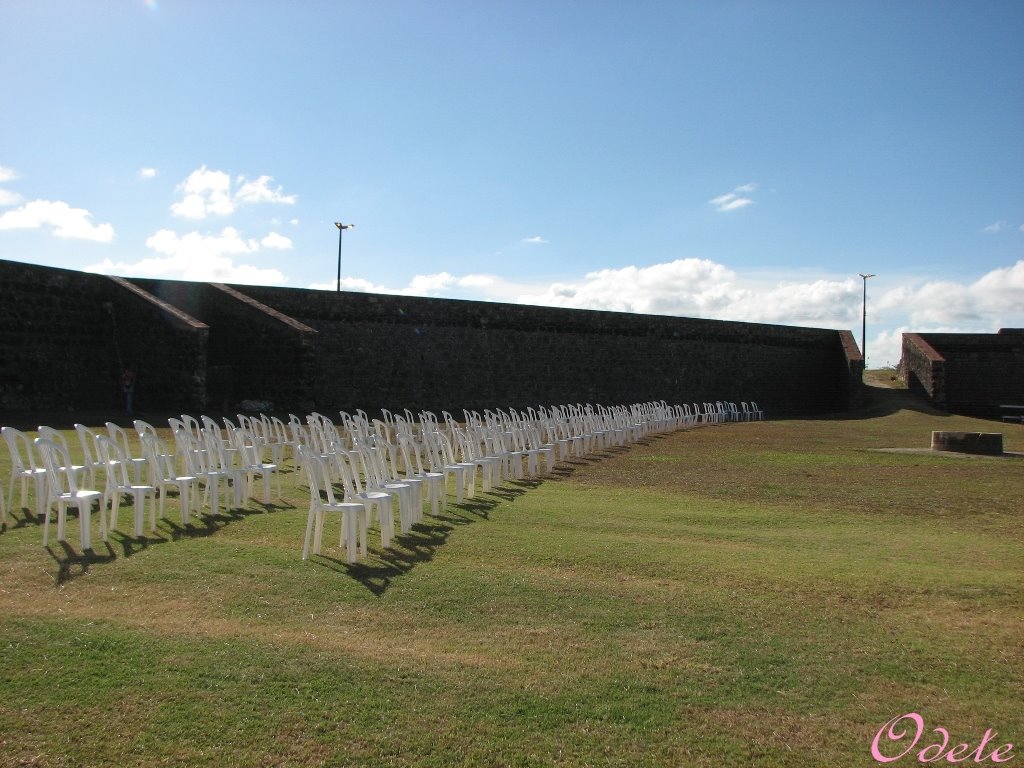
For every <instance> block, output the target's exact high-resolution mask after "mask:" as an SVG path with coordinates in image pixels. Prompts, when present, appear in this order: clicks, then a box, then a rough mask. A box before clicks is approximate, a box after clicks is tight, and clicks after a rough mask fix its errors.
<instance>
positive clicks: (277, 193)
mask: <svg viewBox="0 0 1024 768" xmlns="http://www.w3.org/2000/svg"><path fill="white" fill-rule="evenodd" d="M273 180H274V177H273V176H260V177H259V178H258V179H256V181H246V180H245V177H244V176H239V177H238V179H237V180H236V183H237V184H238V191H237V192H235V199H236V200H238V201H239V202H242V203H283V204H285V205H292V204H293V203H294V202H295V199H296V198H295V195H286V194H284V193H282V191H281V187H278V188H277V189H271V188H270V186H269V184H270V182H272V181H273Z"/></svg>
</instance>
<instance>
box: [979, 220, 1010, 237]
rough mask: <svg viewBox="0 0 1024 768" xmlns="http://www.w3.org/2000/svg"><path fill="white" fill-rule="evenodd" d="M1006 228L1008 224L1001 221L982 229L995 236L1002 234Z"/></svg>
mask: <svg viewBox="0 0 1024 768" xmlns="http://www.w3.org/2000/svg"><path fill="white" fill-rule="evenodd" d="M1005 226H1006V222H1005V221H1003V220H999V221H996V222H993V223H991V224H989V225H988V226H987V227H982V230H981V231H982V232H985V233H987V234H990V235H991V234H995V233H996V232H1002V231H1003V228H1004V227H1005Z"/></svg>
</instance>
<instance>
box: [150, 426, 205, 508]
mask: <svg viewBox="0 0 1024 768" xmlns="http://www.w3.org/2000/svg"><path fill="white" fill-rule="evenodd" d="M141 439H142V452H143V453H144V454H145V456H146V460H147V461H148V462H149V482H150V484H151V485H154V486H156V488H157V490H158V491H160V517H163V516H164V500H165V499H166V498H167V490H168V489H169V488H171V487H174V488H177V489H178V502H179V503H180V505H181V524H182V525H188V521H189V517H190V516H191V514H192V498H193V496H194V495H195V494H194V493H193V492H194V491H195V490H196V483H197V482H198V478H197V477H195V476H194V475H179V474H178V472H177V470H176V467H175V466H174V456H173V454H170V453H168V452H167V449H166V447H165V446H164V444H163V441H161V440H160V438H158V437H157V436H156V435H155V434H151V433H149V432H143V433H142V434H141ZM196 513H197V514H198V510H196Z"/></svg>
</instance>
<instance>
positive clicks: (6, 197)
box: [0, 189, 23, 208]
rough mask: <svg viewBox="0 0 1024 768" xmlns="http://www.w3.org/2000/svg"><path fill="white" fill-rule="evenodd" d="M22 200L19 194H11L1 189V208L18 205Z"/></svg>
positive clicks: (7, 190)
mask: <svg viewBox="0 0 1024 768" xmlns="http://www.w3.org/2000/svg"><path fill="white" fill-rule="evenodd" d="M22 199H23V198H22V197H21V195H19V194H18V193H17V192H11V191H10V190H9V189H0V207H3V208H7V207H9V206H12V205H17V204H18V203H20V202H21V201H22Z"/></svg>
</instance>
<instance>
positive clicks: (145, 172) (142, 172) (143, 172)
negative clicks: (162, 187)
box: [139, 168, 156, 179]
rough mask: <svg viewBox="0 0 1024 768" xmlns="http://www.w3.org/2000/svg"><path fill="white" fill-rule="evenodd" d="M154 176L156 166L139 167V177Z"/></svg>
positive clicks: (149, 177) (147, 177) (148, 177)
mask: <svg viewBox="0 0 1024 768" xmlns="http://www.w3.org/2000/svg"><path fill="white" fill-rule="evenodd" d="M155 177H156V168H139V178H140V179H152V178H155Z"/></svg>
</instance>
